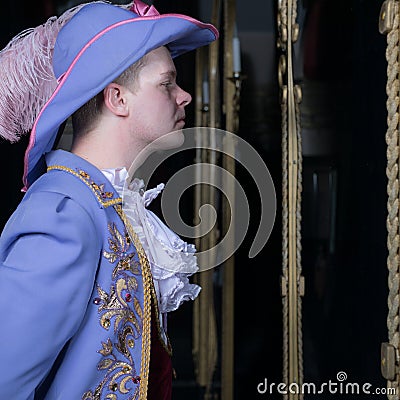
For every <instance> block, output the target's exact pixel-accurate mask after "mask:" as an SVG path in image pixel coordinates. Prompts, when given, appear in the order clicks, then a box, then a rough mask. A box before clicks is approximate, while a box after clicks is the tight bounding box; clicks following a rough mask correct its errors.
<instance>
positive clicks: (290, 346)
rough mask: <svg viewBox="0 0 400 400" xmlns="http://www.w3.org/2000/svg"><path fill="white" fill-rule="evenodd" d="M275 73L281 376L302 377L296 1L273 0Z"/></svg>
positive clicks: (295, 380)
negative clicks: (278, 54) (275, 3)
mask: <svg viewBox="0 0 400 400" xmlns="http://www.w3.org/2000/svg"><path fill="white" fill-rule="evenodd" d="M278 6H279V7H278V31H279V37H278V43H277V44H278V47H280V48H281V50H282V52H283V54H282V55H281V57H280V60H279V67H278V79H279V85H280V89H281V111H282V280H281V293H282V311H283V382H284V383H286V384H290V383H297V384H299V385H301V384H302V382H303V351H302V346H303V343H302V311H301V296H302V295H303V292H304V280H303V277H302V276H301V272H302V268H301V230H300V229H301V193H302V149H301V131H300V107H299V104H300V102H301V89H300V87H299V86H296V85H294V83H293V65H292V43H294V42H295V41H296V40H297V37H298V33H299V28H298V25H297V24H296V17H297V3H296V1H294V0H293V1H292V0H287V1H278ZM302 397H303V396H302V395H301V394H296V393H290V394H289V395H287V394H285V395H284V399H288V398H290V399H302Z"/></svg>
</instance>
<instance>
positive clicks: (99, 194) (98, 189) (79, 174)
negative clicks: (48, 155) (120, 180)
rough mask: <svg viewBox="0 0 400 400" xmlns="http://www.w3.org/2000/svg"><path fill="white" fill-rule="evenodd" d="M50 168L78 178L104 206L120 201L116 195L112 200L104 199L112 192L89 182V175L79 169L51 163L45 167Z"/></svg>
mask: <svg viewBox="0 0 400 400" xmlns="http://www.w3.org/2000/svg"><path fill="white" fill-rule="evenodd" d="M52 170H59V171H64V172H68V173H69V174H71V175H74V176H76V177H77V178H78V179H80V180H81V181H82V182H83V183H84V184H85V185H86V186H88V187H89V188H90V189H91V190H92V192H93V194H94V195H95V196H96V198H97V201H98V202H99V203H100V204H101V205H102V206H103V207H104V208H107V207H110V206H114V205H115V204H120V203H122V199H121V198H120V197H117V198H115V199H112V200H106V201H105V200H104V198H110V197H112V196H113V193H112V192H102V190H101V189H102V188H101V186H99V185H97V184H95V183H94V182H90V181H89V179H90V177H89V175H88V174H87V173H86V172H85V171H83V170H81V171H79V172H76V171H74V170H73V169H71V168H68V167H65V166H63V165H52V166H51V167H48V168H47V171H52Z"/></svg>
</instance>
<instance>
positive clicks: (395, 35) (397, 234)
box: [379, 0, 400, 400]
mask: <svg viewBox="0 0 400 400" xmlns="http://www.w3.org/2000/svg"><path fill="white" fill-rule="evenodd" d="M399 19H400V16H399V1H398V0H387V1H385V2H384V3H383V5H382V9H381V13H380V16H379V31H380V32H381V33H382V34H386V35H387V49H386V60H387V63H388V64H387V76H388V78H387V85H386V93H387V103H386V105H387V113H388V114H387V124H388V128H387V131H386V143H387V159H388V160H387V167H386V175H387V178H388V184H387V193H388V201H387V209H388V216H387V221H386V226H387V231H388V237H387V246H388V257H387V267H388V271H389V275H388V286H389V295H388V308H389V311H388V317H387V327H388V339H389V342H388V343H382V347H381V371H382V375H383V377H384V378H385V379H386V380H387V388H388V392H387V393H388V394H387V397H388V398H389V399H391V400H395V399H396V400H398V399H399V396H400V393H399V380H400V376H399V365H400V362H399V361H400V355H399V339H400V332H399V299H400V286H399V280H400V274H399V272H400V271H399V261H400V259H399V244H400V243H399V241H400V230H399V164H400V163H399V157H400V152H399V146H400V142H399V114H400V106H399V98H400V89H399V87H400V81H399V73H400V72H399V65H400V59H399V46H400V42H399V34H400V30H399Z"/></svg>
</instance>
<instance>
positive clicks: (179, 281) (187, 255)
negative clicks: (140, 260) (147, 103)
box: [102, 168, 201, 313]
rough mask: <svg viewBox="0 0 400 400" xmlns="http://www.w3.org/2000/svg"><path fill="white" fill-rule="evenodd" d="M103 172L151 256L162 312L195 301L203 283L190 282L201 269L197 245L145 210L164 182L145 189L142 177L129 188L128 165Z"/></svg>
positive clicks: (151, 265) (149, 256)
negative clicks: (127, 185) (198, 261)
mask: <svg viewBox="0 0 400 400" xmlns="http://www.w3.org/2000/svg"><path fill="white" fill-rule="evenodd" d="M102 172H103V173H104V175H105V176H106V177H107V179H108V180H109V181H110V182H111V183H112V184H113V186H114V187H115V189H116V190H117V192H118V194H119V195H120V196H121V197H122V199H123V205H122V208H123V210H124V212H125V214H126V215H127V217H128V218H129V221H130V223H131V224H132V227H133V229H134V231H135V232H136V234H137V235H138V237H139V239H140V242H141V243H142V246H143V249H144V251H145V252H146V255H147V257H148V259H149V262H150V267H151V271H152V274H153V280H154V284H155V287H156V292H158V293H157V294H158V297H159V308H160V312H161V313H166V312H170V311H174V310H176V309H177V308H178V307H179V306H180V305H181V304H182V303H183V302H184V301H186V300H194V299H195V298H196V297H197V295H198V294H199V292H200V290H201V288H200V286H198V285H195V284H192V283H190V282H189V276H190V275H192V274H194V273H195V272H197V271H198V266H197V259H196V256H195V254H194V253H195V251H196V249H195V247H194V245H192V244H188V243H186V242H184V241H183V240H182V239H181V238H180V237H179V236H178V235H176V234H175V233H174V232H173V231H172V230H171V229H169V228H168V227H167V226H166V225H165V224H164V223H163V222H162V221H161V220H160V219H159V218H158V217H157V216H156V215H155V214H154V213H153V212H151V211H150V210H147V209H146V207H147V206H148V205H149V204H150V203H151V202H152V201H153V200H154V199H155V198H156V197H157V196H158V195H159V194H160V193H161V191H162V190H163V189H164V184H159V185H157V187H156V188H154V189H149V190H146V191H143V187H144V182H143V180H141V179H134V180H133V181H132V182H131V183H130V185H129V188H127V187H125V188H124V186H125V182H126V180H127V178H128V172H127V170H126V169H125V168H117V169H106V170H103V171H102ZM157 289H158V290H157Z"/></svg>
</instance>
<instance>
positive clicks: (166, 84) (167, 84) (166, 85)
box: [161, 81, 172, 87]
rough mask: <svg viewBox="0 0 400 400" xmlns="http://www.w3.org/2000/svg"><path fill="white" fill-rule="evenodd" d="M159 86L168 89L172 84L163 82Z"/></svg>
mask: <svg viewBox="0 0 400 400" xmlns="http://www.w3.org/2000/svg"><path fill="white" fill-rule="evenodd" d="M161 85H162V86H165V87H169V86H172V82H170V81H168V82H163V83H162V84H161Z"/></svg>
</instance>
